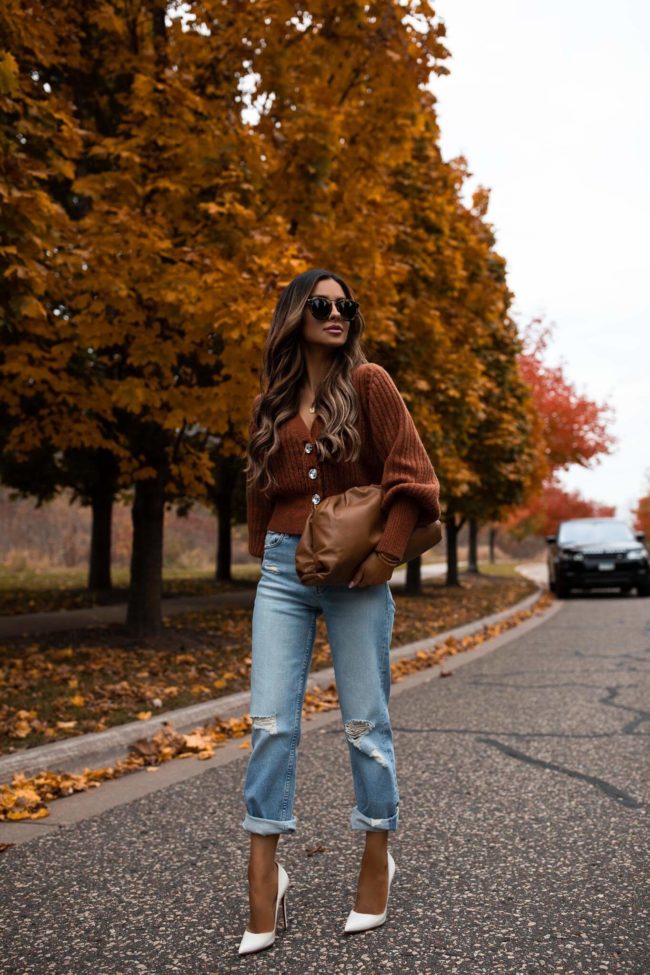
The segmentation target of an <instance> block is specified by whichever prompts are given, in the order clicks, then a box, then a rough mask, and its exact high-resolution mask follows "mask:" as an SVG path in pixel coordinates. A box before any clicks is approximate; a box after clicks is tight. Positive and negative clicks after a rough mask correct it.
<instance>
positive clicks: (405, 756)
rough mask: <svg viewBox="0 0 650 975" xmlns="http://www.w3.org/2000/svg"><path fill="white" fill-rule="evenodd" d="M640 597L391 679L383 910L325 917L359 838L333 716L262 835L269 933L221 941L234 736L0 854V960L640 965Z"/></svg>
mask: <svg viewBox="0 0 650 975" xmlns="http://www.w3.org/2000/svg"><path fill="white" fill-rule="evenodd" d="M649 611H650V600H641V599H638V598H636V597H633V596H630V597H627V598H621V597H618V596H613V597H608V596H593V597H587V598H574V599H571V600H568V601H567V602H566V603H565V604H564V605H563V606H562V608H561V610H560V611H559V612H558V613H556V614H555V615H554V616H553V617H552V618H551V619H549V620H548V621H547V622H545V623H543V624H542V625H540V626H538V627H537V628H536V629H533V630H531V631H530V632H528V633H525V634H522V635H521V636H520V637H517V639H515V640H514V641H513V642H511V643H510V644H508V645H507V646H502V647H501V648H500V649H498V650H496V651H495V652H493V653H491V654H487V655H485V656H483V657H481V658H480V659H478V660H476V661H474V662H473V663H471V664H468V665H467V666H464V667H462V668H461V669H459V670H457V671H455V672H454V674H453V675H452V676H451V677H447V678H446V679H435V680H430V681H428V682H426V681H425V682H422V683H420V684H418V685H417V686H414V687H412V688H408V689H405V690H404V691H403V693H400V694H399V695H395V697H394V700H393V704H392V708H391V710H392V715H393V722H394V726H395V731H396V749H397V760H398V769H399V775H400V786H401V795H402V819H401V824H400V829H399V830H398V832H397V833H396V834H395V836H394V838H393V840H392V851H393V854H394V857H395V860H396V863H397V874H396V877H395V881H394V884H393V890H392V893H391V902H390V907H389V918H388V921H387V923H386V925H385V926H384V927H383V928H381V929H379V930H376V931H373V932H367V933H365V934H360V935H355V936H350V937H348V938H347V939H346V938H345V937H344V936H342V934H341V931H342V926H343V923H344V920H345V917H346V915H347V912H348V910H349V909H350V907H351V906H352V898H353V893H354V887H355V872H356V869H357V864H358V858H359V855H360V850H361V836H360V834H353V833H352V832H351V831H350V830H349V829H348V826H347V822H348V814H349V809H350V805H351V802H352V795H351V782H350V774H349V768H348V759H347V750H346V746H345V742H344V738H343V734H342V732H341V730H340V728H339V726H338V722H334V723H332V722H330V723H328V724H325V725H321V727H320V728H319V729H318V730H314V731H313V732H310V733H309V734H307V735H306V736H305V738H304V739H303V743H302V746H301V753H300V763H299V795H298V802H297V808H296V813H297V815H298V819H299V830H298V833H297V834H295V835H294V836H293V837H291V838H289V839H283V840H282V841H281V846H280V859H281V860H282V862H283V863H284V865H285V867H286V869H287V871H288V873H289V877H290V879H291V882H292V886H291V888H290V891H289V898H288V906H289V917H290V925H289V929H288V931H287V932H286V933H285V932H280V934H279V935H278V938H277V940H276V943H275V946H274V947H273V948H271V949H270V950H268V951H266V952H263V953H261V954H259V955H255V956H248V957H244V958H242V959H240V958H239V957H238V956H237V954H236V950H237V946H238V943H239V939H240V937H241V932H242V930H243V927H244V925H245V921H246V899H245V880H244V878H245V871H246V853H247V842H246V834H244V833H243V831H242V830H241V828H240V821H241V817H242V806H241V799H240V788H241V782H242V774H243V770H244V757H245V755H246V754H247V753H246V752H241V753H240V755H239V757H238V758H237V759H236V760H234V761H232V762H230V763H229V764H226V765H222V766H221V767H219V768H214V769H211V770H209V771H206V772H205V774H203V775H200V776H197V777H195V778H192V779H190V780H187V781H184V782H179V783H177V784H176V785H173V786H170V787H169V788H166V789H162V790H160V791H158V792H155V793H153V794H150V795H147V796H145V797H144V798H141V799H138V800H136V801H133V802H130V803H127V804H125V805H121V806H119V807H117V808H113V809H110V810H108V811H106V812H104V813H102V814H101V815H98V816H95V817H94V818H91V819H87V820H85V821H83V822H80V823H76V824H74V825H72V826H68V827H66V828H64V829H62V830H61V831H59V832H57V833H53V834H50V835H47V836H44V837H42V838H40V839H38V840H35V841H32V842H29V843H26V844H24V845H21V846H16V847H14V848H11V849H9V850H8V851H7V852H5V853H4V854H2V857H1V858H0V873H1V875H2V882H1V886H0V900H1V906H0V960H2V965H0V968H2V970H3V971H7V972H12V973H19V975H32V973H33V975H51V973H54V975H86V973H89V975H90V973H92V975H136V973H147V975H168V973H170V975H171V973H183V975H208V973H214V975H229V973H239V972H253V973H256V972H259V973H262V972H263V973H265V975H274V973H277V975H294V973H295V975H310V973H319V975H321V973H323V975H325V973H327V975H329V973H330V972H331V973H343V975H352V973H358V972H359V973H364V975H371V973H372V975H390V973H398V972H399V973H400V975H411V973H413V975H438V973H462V975H483V973H485V975H497V973H508V975H529V973H552V975H573V973H575V975H578V973H580V975H600V973H602V972H623V973H626V975H648V973H649V972H650V947H649V941H650V939H649V933H650V932H649V925H648V911H649V904H648V898H647V882H648V862H649V859H650V857H649V847H650V842H649V836H648V803H649V800H650V795H649V793H650V776H649V774H648V772H649V764H650V762H649V749H648V735H649V732H650V728H649V725H648V721H649V719H650V711H649V710H648V701H650V694H649V693H648V683H649V681H648V665H649V664H650V613H649ZM644 707H645V709H646V710H644ZM63 801H65V800H63ZM644 888H645V889H644Z"/></svg>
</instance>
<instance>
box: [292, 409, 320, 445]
mask: <svg viewBox="0 0 650 975" xmlns="http://www.w3.org/2000/svg"><path fill="white" fill-rule="evenodd" d="M296 416H297V418H298V420H299V421H300V422H301V423H302V425H303V429H305V430H306V431H307V434H308V435H309V438H310V439H311V435H312V431H313V429H314V427H315V426H316V424H317V422H318V420H319V416H318V413H316V414H315V415H314V419H313V421H312V424H311V427H308V426H307V424H306V423H305V421H304V420H303V418H302V416H301V415H300V410H298V412H297V413H296Z"/></svg>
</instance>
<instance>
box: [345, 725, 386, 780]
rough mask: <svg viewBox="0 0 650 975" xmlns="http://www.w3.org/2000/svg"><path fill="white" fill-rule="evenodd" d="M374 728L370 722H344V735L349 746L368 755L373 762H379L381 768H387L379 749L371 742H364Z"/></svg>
mask: <svg viewBox="0 0 650 975" xmlns="http://www.w3.org/2000/svg"><path fill="white" fill-rule="evenodd" d="M374 727H375V726H374V724H373V723H372V721H362V720H360V719H355V720H352V721H346V722H345V735H346V738H347V739H348V741H349V742H350V744H352V745H354V747H355V748H358V749H359V751H360V752H363V753H364V755H368V756H369V757H370V758H372V759H374V760H375V762H379V764H380V765H381V766H382V768H388V762H387V761H386V759H385V757H384V756H383V755H382V753H381V752H380V751H379V749H378V748H377V747H376V746H375V745H373V744H372V742H369V741H367V740H366V736H367V735H368V733H369V732H370V731H372V729H373V728H374Z"/></svg>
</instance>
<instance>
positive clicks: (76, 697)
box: [68, 694, 86, 708]
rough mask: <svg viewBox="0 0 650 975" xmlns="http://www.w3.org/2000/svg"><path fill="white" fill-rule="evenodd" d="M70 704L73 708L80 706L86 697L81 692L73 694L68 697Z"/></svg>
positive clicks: (83, 703)
mask: <svg viewBox="0 0 650 975" xmlns="http://www.w3.org/2000/svg"><path fill="white" fill-rule="evenodd" d="M68 700H69V701H70V704H72V706H73V707H75V708H82V707H84V705H85V703H86V698H85V697H84V696H83V694H73V695H72V697H70V698H68Z"/></svg>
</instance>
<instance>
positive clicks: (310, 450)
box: [305, 443, 314, 454]
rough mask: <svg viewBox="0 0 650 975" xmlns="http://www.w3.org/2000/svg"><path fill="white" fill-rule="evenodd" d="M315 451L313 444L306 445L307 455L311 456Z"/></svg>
mask: <svg viewBox="0 0 650 975" xmlns="http://www.w3.org/2000/svg"><path fill="white" fill-rule="evenodd" d="M313 449H314V445H313V443H306V444H305V453H306V454H311V452H312V450H313Z"/></svg>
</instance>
